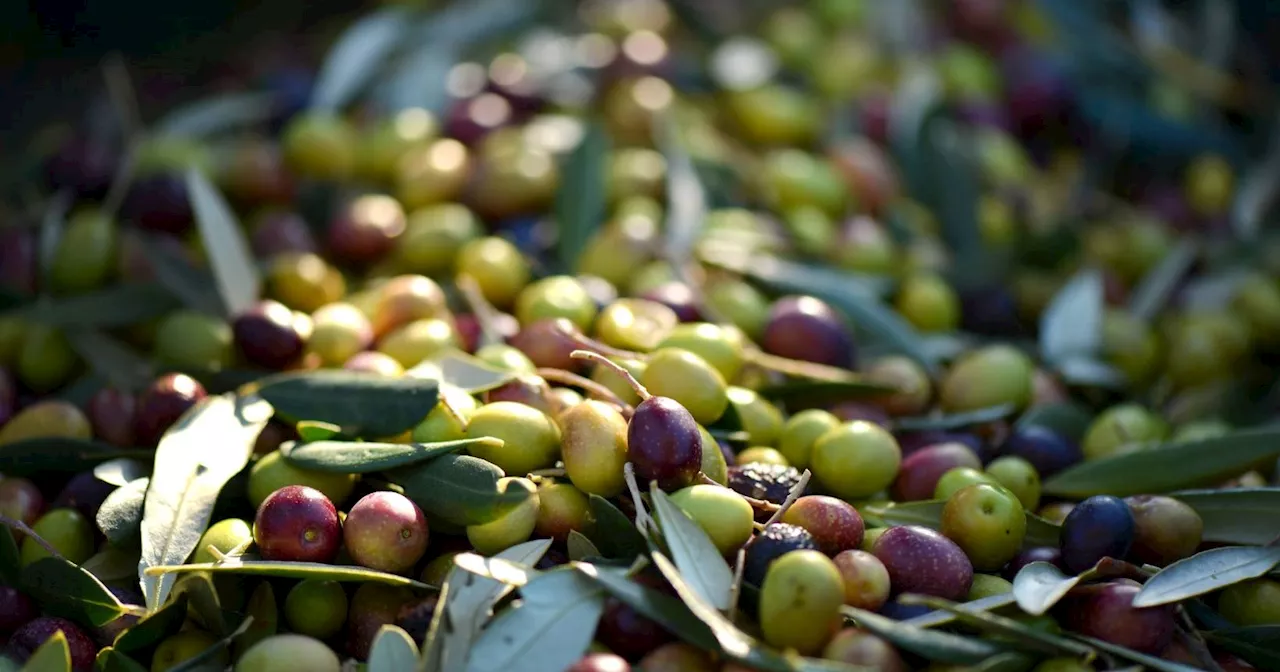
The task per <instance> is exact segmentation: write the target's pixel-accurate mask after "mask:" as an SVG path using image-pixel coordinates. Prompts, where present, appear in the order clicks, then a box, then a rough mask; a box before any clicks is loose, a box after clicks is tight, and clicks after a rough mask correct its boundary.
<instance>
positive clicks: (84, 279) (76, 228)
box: [49, 210, 119, 294]
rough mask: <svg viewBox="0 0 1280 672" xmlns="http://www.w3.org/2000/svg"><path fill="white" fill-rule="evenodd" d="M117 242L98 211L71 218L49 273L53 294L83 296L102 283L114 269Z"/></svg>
mask: <svg viewBox="0 0 1280 672" xmlns="http://www.w3.org/2000/svg"><path fill="white" fill-rule="evenodd" d="M118 242H119V235H118V231H117V229H116V223H115V222H113V221H111V218H110V217H107V216H106V215H104V214H103V213H102V212H101V211H99V210H81V211H80V212H77V213H75V214H73V215H71V217H70V218H69V219H68V220H67V225H66V229H65V230H64V231H63V233H62V238H61V239H60V240H58V245H57V248H56V250H55V251H54V254H53V260H52V267H51V268H50V269H49V281H50V283H51V284H52V285H53V289H54V291H57V292H60V293H68V294H73V293H77V292H85V291H88V290H91V289H94V288H96V287H98V286H99V285H101V284H102V283H104V282H106V281H107V279H108V278H109V277H110V275H111V271H112V270H113V269H114V267H115V261H116V247H117V244H118Z"/></svg>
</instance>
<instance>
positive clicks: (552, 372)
mask: <svg viewBox="0 0 1280 672" xmlns="http://www.w3.org/2000/svg"><path fill="white" fill-rule="evenodd" d="M534 373H536V374H537V375H539V376H542V377H543V378H544V379H546V380H549V381H551V382H553V383H560V384H562V385H571V386H573V387H580V388H582V389H584V390H587V391H588V392H590V393H591V394H593V395H595V396H597V397H602V398H603V400H604V401H607V402H609V403H611V404H613V405H615V406H617V407H618V408H619V410H621V411H622V412H623V415H627V416H628V417H629V414H631V413H634V412H635V408H633V407H632V406H631V404H628V403H627V402H625V401H623V400H622V397H619V396H618V395H617V393H615V392H614V391H613V390H611V389H609V388H607V387H605V386H604V385H601V384H600V383H597V382H596V381H594V380H591V379H590V378H585V377H583V376H579V375H578V374H576V373H571V372H569V371H565V370H563V369H538V370H537V371H535V372H534Z"/></svg>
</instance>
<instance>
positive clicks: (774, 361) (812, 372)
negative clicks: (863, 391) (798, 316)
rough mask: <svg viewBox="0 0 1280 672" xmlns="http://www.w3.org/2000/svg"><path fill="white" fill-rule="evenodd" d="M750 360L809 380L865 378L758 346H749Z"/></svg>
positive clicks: (888, 387)
mask: <svg viewBox="0 0 1280 672" xmlns="http://www.w3.org/2000/svg"><path fill="white" fill-rule="evenodd" d="M744 354H745V355H746V359H747V361H748V362H751V363H752V364H755V365H756V366H759V367H760V368H762V369H766V370H769V371H775V372H777V373H782V374H786V375H788V376H794V377H796V378H807V379H809V380H820V381H825V382H833V383H846V382H857V381H861V380H863V379H862V377H860V376H859V375H858V374H856V373H853V372H851V371H846V370H845V369H841V368H837V367H834V366H827V365H826V364H815V363H814V362H805V361H802V360H799V359H788V358H786V357H779V356H777V355H771V354H769V353H767V352H764V351H763V350H760V349H758V348H754V347H750V348H747V349H746V351H745V353H744ZM885 387H886V389H887V390H888V391H895V388H893V386H885Z"/></svg>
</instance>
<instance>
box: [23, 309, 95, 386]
mask: <svg viewBox="0 0 1280 672" xmlns="http://www.w3.org/2000/svg"><path fill="white" fill-rule="evenodd" d="M17 360H18V366H17V369H18V370H17V373H18V379H19V380H21V381H22V382H23V383H25V384H26V386H27V387H28V388H30V389H31V391H33V392H51V391H53V390H55V389H57V388H58V387H60V386H62V384H63V383H65V382H67V381H68V380H70V379H71V376H72V374H74V373H75V372H76V367H77V366H78V365H79V362H80V359H79V357H77V356H76V352H75V350H72V349H71V343H70V342H68V341H67V337H66V336H65V335H64V334H63V333H62V332H61V331H58V330H57V329H54V328H53V327H48V326H45V325H43V324H30V325H28V326H27V328H26V330H25V333H24V334H23V338H22V345H21V346H20V347H19V349H18V357H17Z"/></svg>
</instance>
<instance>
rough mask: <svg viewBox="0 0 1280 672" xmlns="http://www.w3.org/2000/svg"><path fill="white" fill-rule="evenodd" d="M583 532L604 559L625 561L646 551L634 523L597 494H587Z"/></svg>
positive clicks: (642, 539)
mask: <svg viewBox="0 0 1280 672" xmlns="http://www.w3.org/2000/svg"><path fill="white" fill-rule="evenodd" d="M585 534H586V537H587V539H588V540H590V541H591V542H592V543H593V544H594V545H595V547H596V548H598V549H599V550H600V554H601V555H602V556H603V557H606V558H622V559H628V560H629V559H631V558H635V557H637V556H640V555H644V554H645V552H647V551H648V550H649V546H648V544H646V543H645V540H644V537H643V536H641V534H640V531H639V530H637V529H636V526H635V524H634V523H632V522H631V520H629V519H628V518H627V516H626V515H625V514H624V513H622V512H621V511H619V510H618V507H616V506H614V505H613V504H612V503H611V502H610V501H609V500H607V499H605V498H603V497H601V496H600V495H594V494H593V495H591V497H590V501H589V502H588V509H587V529H586V531H585Z"/></svg>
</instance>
